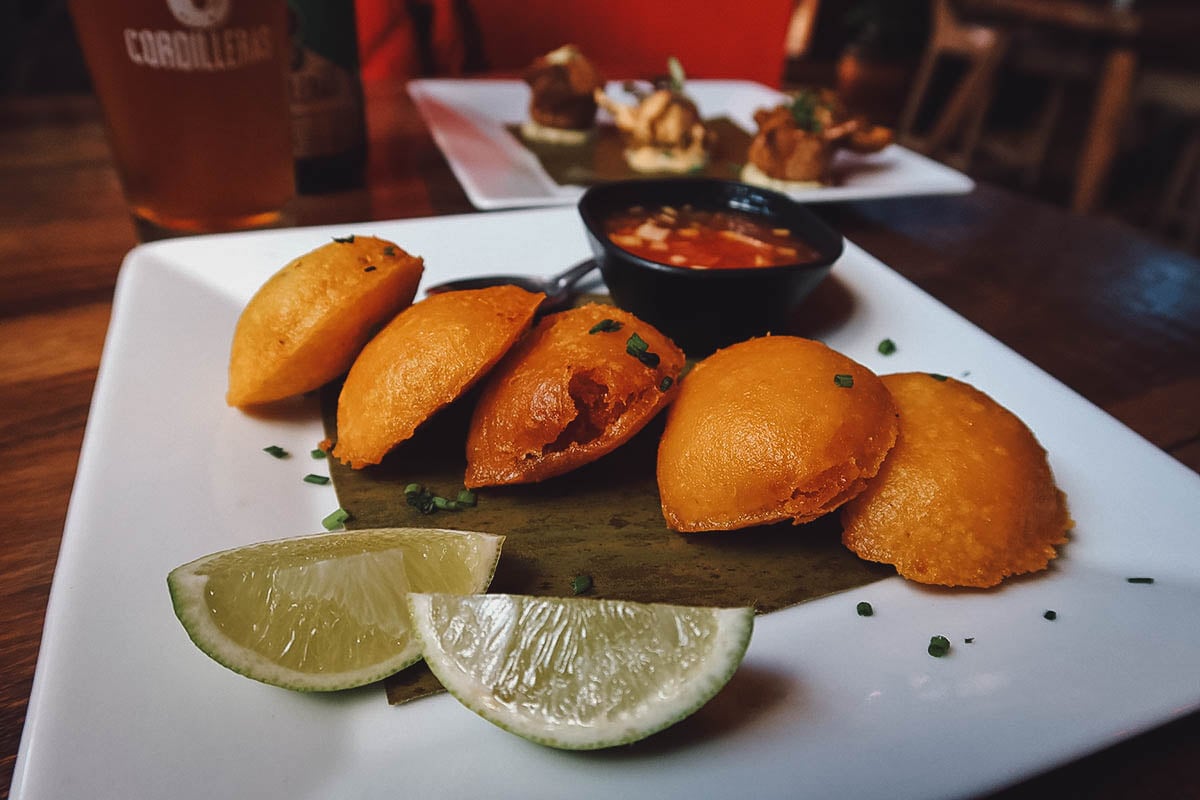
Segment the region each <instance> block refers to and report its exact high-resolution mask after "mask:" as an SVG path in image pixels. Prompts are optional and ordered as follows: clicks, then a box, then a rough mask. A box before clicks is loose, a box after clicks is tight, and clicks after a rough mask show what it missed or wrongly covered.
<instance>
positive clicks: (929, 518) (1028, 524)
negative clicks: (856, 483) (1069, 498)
mask: <svg viewBox="0 0 1200 800" xmlns="http://www.w3.org/2000/svg"><path fill="white" fill-rule="evenodd" d="M883 382H884V384H885V385H886V386H887V387H888V389H889V390H890V391H891V393H892V396H893V397H894V398H895V400H896V405H897V407H898V408H899V409H900V436H899V439H898V441H897V442H896V447H895V448H894V449H893V450H892V453H891V454H890V455H889V456H888V458H887V461H886V462H884V465H883V469H881V470H880V472H879V475H877V476H876V477H875V478H874V480H872V481H871V482H870V484H869V485H868V486H867V490H866V491H865V492H863V493H862V494H861V495H859V496H858V497H857V498H855V499H854V500H852V501H851V502H849V503H847V504H846V506H845V507H844V508H843V509H842V515H841V516H842V524H843V534H842V541H843V542H845V544H846V546H847V547H849V548H850V549H851V550H853V551H854V552H855V553H857V554H858V555H859V556H861V557H862V558H865V559H869V560H871V561H882V562H884V563H887V564H894V565H895V567H896V570H897V571H898V572H899V573H900V574H901V575H903V576H904V577H906V578H909V579H911V580H914V581H919V582H921V583H934V584H942V585H945V586H994V585H995V584H997V583H999V582H1000V581H1001V580H1003V579H1004V578H1006V577H1008V576H1009V575H1016V574H1019V573H1023V572H1033V571H1036V570H1040V569H1045V567H1046V565H1047V564H1048V563H1049V562H1050V559H1052V558H1054V557H1055V555H1056V552H1055V545H1058V544H1062V543H1063V542H1065V541H1066V539H1067V533H1066V532H1067V531H1068V530H1069V529H1070V528H1071V527H1072V524H1073V523H1072V522H1071V518H1070V515H1069V514H1068V513H1067V505H1066V497H1065V495H1064V494H1063V493H1062V492H1061V491H1059V489H1058V488H1057V486H1056V485H1055V482H1054V476H1053V474H1051V471H1050V465H1049V463H1048V462H1047V459H1046V451H1045V450H1043V449H1042V446H1041V445H1040V444H1039V443H1038V441H1037V439H1035V438H1034V435H1033V434H1032V433H1031V432H1030V430H1029V429H1028V428H1027V427H1026V426H1025V423H1023V422H1022V421H1021V420H1020V419H1018V418H1017V417H1016V415H1014V414H1013V413H1012V412H1011V411H1008V410H1007V409H1005V408H1004V407H1003V406H1001V405H1000V404H999V403H997V402H996V401H995V400H993V399H992V398H990V397H988V396H987V395H986V394H984V393H983V392H981V391H979V390H978V389H975V388H974V387H972V386H970V385H968V384H966V383H963V382H961V381H957V380H954V379H953V378H943V377H941V376H936V377H935V376H930V375H928V374H926V373H919V372H914V373H902V374H898V375H886V376H884V377H883Z"/></svg>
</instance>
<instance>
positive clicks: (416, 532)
mask: <svg viewBox="0 0 1200 800" xmlns="http://www.w3.org/2000/svg"><path fill="white" fill-rule="evenodd" d="M503 540H504V537H503V536H493V535H491V534H486V533H473V532H468V531H450V530H438V529H425V528H378V529H373V530H358V531H344V532H338V533H330V534H314V535H311V536H301V537H297V538H293V539H281V540H277V541H272V542H263V543H260V544H252V545H249V546H246V547H239V548H236V549H233V550H225V551H223V552H220V553H214V554H212V555H209V556H205V557H203V558H200V559H197V560H195V561H192V562H190V563H188V564H184V565H183V566H181V567H177V568H176V569H174V570H172V571H171V574H170V575H168V576H167V587H168V588H169V589H170V592H171V602H172V604H173V605H174V607H175V615H176V616H177V617H179V621H180V622H182V623H183V627H184V628H185V629H186V630H187V633H188V636H190V637H191V639H192V641H193V642H195V644H196V646H197V647H199V648H200V649H201V650H203V651H204V652H205V653H207V654H208V655H209V656H210V657H212V658H213V659H214V660H216V661H217V662H218V663H220V664H222V665H224V666H226V667H228V668H229V669H231V670H233V671H234V672H238V673H241V674H242V675H245V676H247V677H249V678H254V679H255V680H258V681H262V682H263V683H269V684H273V685H275V686H282V687H284V688H287V689H297V690H300V691H314V692H324V691H334V690H337V689H349V688H351V687H354V686H362V685H364V684H367V683H371V682H373V681H377V680H381V679H382V678H385V677H387V676H388V675H391V674H392V673H395V672H398V671H400V670H401V669H403V668H404V667H407V666H408V665H409V664H412V663H413V662H414V661H417V660H418V659H419V658H420V657H421V650H420V645H419V642H418V640H417V639H416V637H415V636H413V633H412V626H411V623H410V620H409V612H408V603H407V602H406V595H407V593H408V592H409V591H410V590H413V591H434V592H463V593H470V592H482V591H484V590H486V589H487V587H488V584H489V583H491V580H492V575H493V573H494V572H495V571H496V561H497V559H499V557H500V545H501V543H502V542H503Z"/></svg>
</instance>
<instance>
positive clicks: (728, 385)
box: [658, 336, 898, 532]
mask: <svg viewBox="0 0 1200 800" xmlns="http://www.w3.org/2000/svg"><path fill="white" fill-rule="evenodd" d="M897 427H898V426H897V420H896V408H895V406H894V405H893V403H892V399H891V396H890V395H889V394H888V391H887V389H885V388H884V386H883V384H882V383H881V382H880V380H879V378H878V377H876V376H875V374H874V373H872V372H871V371H870V370H869V369H867V368H866V367H864V366H862V365H861V364H858V363H857V362H855V361H853V360H852V359H850V358H848V357H846V356H844V355H842V354H841V353H838V352H835V351H834V350H831V349H830V348H828V347H826V346H825V345H823V344H821V343H820V342H816V341H813V340H811V339H802V338H799V337H795V336H766V337H762V338H758V339H751V340H749V341H745V342H741V343H738V344H735V345H732V346H731V347H727V348H725V349H724V350H718V351H717V352H716V353H714V354H713V355H711V356H709V357H708V358H706V359H705V360H704V361H702V362H700V363H699V364H698V365H697V366H696V367H695V369H693V370H692V372H691V373H690V374H689V375H688V377H687V379H686V380H685V381H684V382H683V386H682V387H681V388H680V392H679V397H678V398H677V399H676V401H675V403H674V404H673V405H672V407H671V409H670V412H669V414H668V417H667V425H666V429H665V431H664V432H663V437H662V442H661V443H660V445H659V450H658V489H659V494H660V496H661V498H662V508H663V516H664V517H665V518H666V521H667V525H668V526H670V527H671V528H672V529H673V530H677V531H682V532H691V531H711V530H731V529H735V528H745V527H749V526H751V525H762V524H766V523H772V522H779V521H781V520H788V519H790V520H792V522H793V523H795V524H799V523H802V522H809V521H811V520H813V519H816V518H817V517H819V516H821V515H823V514H827V513H828V512H830V511H832V510H833V509H835V508H837V507H838V506H840V505H841V504H842V503H844V502H846V501H847V500H849V499H850V498H852V497H854V496H855V495H857V494H858V493H859V492H861V491H862V490H863V489H864V488H865V486H866V481H867V479H869V478H871V477H873V476H874V475H875V473H876V472H877V471H878V470H879V465H880V464H881V463H882V462H883V460H884V456H885V455H886V454H887V452H888V450H890V449H891V447H892V445H893V444H894V443H895V441H896V431H897Z"/></svg>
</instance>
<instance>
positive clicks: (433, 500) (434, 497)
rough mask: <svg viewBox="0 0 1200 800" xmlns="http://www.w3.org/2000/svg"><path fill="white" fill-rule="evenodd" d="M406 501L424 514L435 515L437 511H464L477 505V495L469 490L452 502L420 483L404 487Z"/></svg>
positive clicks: (461, 493) (460, 493)
mask: <svg viewBox="0 0 1200 800" xmlns="http://www.w3.org/2000/svg"><path fill="white" fill-rule="evenodd" d="M404 500H405V502H406V503H408V504H409V505H410V506H412V507H413V508H415V509H416V510H417V511H420V512H421V513H422V514H433V513H434V512H437V511H462V510H463V509H464V508H466V507H468V506H473V505H475V494H474V492H470V491H467V490H465V489H464V490H463V491H461V492H459V493H458V497H457V498H455V499H453V500H451V499H450V498H448V497H442V496H441V495H439V494H434V493H433V492H431V491H430V490H429V489H427V488H425V487H424V486H422V485H421V484H419V483H410V484H408V485H407V486H405V487H404Z"/></svg>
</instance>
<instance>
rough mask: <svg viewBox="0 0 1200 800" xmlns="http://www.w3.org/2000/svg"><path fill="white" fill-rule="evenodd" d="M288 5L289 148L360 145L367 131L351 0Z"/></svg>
mask: <svg viewBox="0 0 1200 800" xmlns="http://www.w3.org/2000/svg"><path fill="white" fill-rule="evenodd" d="M288 6H289V13H290V14H291V19H292V35H293V46H294V50H293V54H292V66H291V73H290V76H289V82H290V93H291V107H292V152H293V154H294V155H295V157H296V158H298V159H302V158H313V157H319V156H329V155H337V154H340V153H344V152H346V151H349V150H352V149H354V148H355V147H361V146H362V143H363V141H364V139H365V137H366V131H365V130H364V124H363V98H362V84H361V83H360V82H359V78H358V45H357V39H356V38H355V37H356V32H355V28H354V24H355V23H354V14H353V5H351V4H347V3H341V2H320V0H289V2H288Z"/></svg>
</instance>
